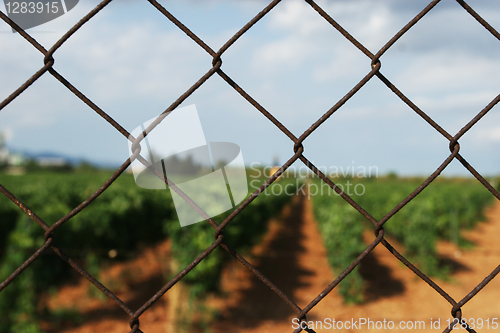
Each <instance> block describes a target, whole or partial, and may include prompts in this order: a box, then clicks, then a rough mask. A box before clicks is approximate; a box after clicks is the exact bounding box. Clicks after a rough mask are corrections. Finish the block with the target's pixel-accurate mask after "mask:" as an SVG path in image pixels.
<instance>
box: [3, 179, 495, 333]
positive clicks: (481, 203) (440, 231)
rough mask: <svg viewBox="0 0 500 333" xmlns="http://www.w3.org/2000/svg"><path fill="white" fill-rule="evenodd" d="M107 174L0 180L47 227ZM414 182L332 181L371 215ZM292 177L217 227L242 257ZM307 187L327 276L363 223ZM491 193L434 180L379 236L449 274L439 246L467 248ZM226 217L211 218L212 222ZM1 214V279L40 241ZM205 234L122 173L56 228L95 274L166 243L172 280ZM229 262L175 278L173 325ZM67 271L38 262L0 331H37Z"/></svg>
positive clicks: (221, 259) (361, 244) (362, 232)
mask: <svg viewBox="0 0 500 333" xmlns="http://www.w3.org/2000/svg"><path fill="white" fill-rule="evenodd" d="M109 176H110V174H108V173H107V172H104V171H95V172H77V173H51V172H46V173H41V172H39V173H28V174H26V175H24V176H23V177H19V176H8V175H2V179H1V184H2V186H4V187H5V188H7V189H9V190H10V191H12V192H13V193H14V194H15V195H16V196H17V197H18V198H20V200H22V201H23V202H24V203H25V204H26V205H27V206H28V207H29V208H31V209H32V210H33V211H35V212H36V213H37V214H38V216H39V217H40V218H42V219H43V220H44V221H46V222H47V223H48V224H49V225H51V224H53V223H55V222H56V221H58V219H59V218H60V217H61V216H64V215H65V214H66V213H67V212H69V211H71V210H72V209H73V208H74V207H76V206H77V205H78V204H79V203H80V202H82V201H83V200H85V198H87V197H88V196H89V195H90V194H92V193H93V192H94V191H95V190H96V189H97V188H98V187H99V186H100V185H101V184H102V183H104V182H105V181H106V179H107V178H108V177H109ZM250 178H251V179H250ZM249 180H251V181H250V182H249V184H252V187H251V188H250V190H251V191H253V190H254V188H255V187H257V186H258V185H260V184H261V183H262V182H263V181H264V180H265V178H264V177H258V178H257V179H256V176H255V175H251V174H250V175H249ZM421 181H422V180H421V179H411V178H396V177H384V178H379V179H372V178H360V179H337V183H338V185H339V186H342V188H344V189H345V190H346V192H348V191H350V192H352V193H348V194H349V195H350V196H351V197H352V198H353V199H354V200H355V201H356V202H358V203H359V204H360V205H361V206H362V207H363V208H364V209H365V210H366V211H367V212H368V213H370V214H371V215H372V216H373V217H374V218H376V219H378V220H379V219H381V218H383V217H384V215H385V214H387V213H388V211H390V210H391V209H392V208H393V207H394V206H396V205H397V204H398V203H399V202H400V201H402V200H403V199H404V198H405V197H406V196H407V195H408V194H409V193H411V192H412V191H413V190H414V189H415V188H416V187H418V186H419V185H420V184H421ZM300 183H301V181H299V180H298V179H295V178H292V177H288V178H287V177H283V178H282V179H280V180H279V181H278V182H276V183H274V184H273V185H272V186H271V187H270V188H268V189H267V190H266V192H265V193H263V195H261V196H259V197H257V199H256V200H254V201H253V202H252V203H251V204H250V206H249V207H248V208H247V209H245V210H243V211H242V212H241V214H239V215H238V216H237V217H236V218H235V220H234V221H233V222H231V224H230V225H229V226H228V227H227V228H225V229H224V234H225V241H226V243H227V244H228V245H229V246H231V247H233V248H235V249H236V250H237V251H238V252H240V253H243V254H245V253H248V252H249V251H250V250H251V248H252V247H253V246H255V245H256V244H259V242H260V241H261V239H262V237H264V235H265V234H266V232H267V230H268V225H267V224H268V222H269V220H270V218H271V217H273V216H275V215H276V214H277V213H279V212H280V211H281V210H282V208H283V207H284V206H285V205H287V204H289V203H290V202H291V201H290V199H291V195H290V194H293V193H298V192H299V191H298V190H299V188H298V187H299V186H300V185H301V184H300ZM349 184H350V186H351V188H350V189H349V188H348V187H347V186H348V185H349ZM306 185H308V186H307V187H308V188H309V193H308V194H309V196H310V197H311V198H312V203H313V211H314V215H315V220H316V221H317V223H318V227H319V231H320V233H321V235H322V238H323V242H324V245H325V247H326V249H327V257H328V260H329V263H330V265H331V267H332V269H333V271H334V274H336V275H337V274H340V272H342V271H343V270H344V269H345V268H346V267H347V266H348V265H349V264H350V263H351V262H352V261H353V260H354V259H355V258H356V257H357V256H358V255H359V253H361V252H362V251H363V250H364V249H365V247H366V243H365V240H364V239H366V234H367V232H368V229H369V228H368V227H369V226H370V225H369V222H368V221H367V220H366V219H365V218H364V217H363V216H362V215H361V214H360V213H358V212H357V211H356V210H355V209H353V208H352V207H351V206H350V205H349V204H347V203H346V202H345V201H344V200H343V199H342V198H341V197H340V196H339V195H338V194H337V193H335V192H334V191H332V190H331V189H330V188H328V187H326V185H325V184H323V183H320V182H319V181H317V180H316V179H308V180H307V183H306ZM275 186H276V188H274V187H275ZM278 187H279V188H278ZM283 188H286V189H287V191H283ZM311 189H315V193H312V191H311ZM318 189H321V191H317V190H318ZM492 199H493V197H492V196H491V194H490V193H489V192H488V191H487V190H486V189H485V188H484V187H483V186H481V184H479V183H477V182H475V181H473V180H471V179H446V178H444V179H438V180H437V181H436V182H433V183H432V184H431V185H430V186H429V188H428V189H426V190H424V191H423V192H422V193H421V194H420V195H419V196H418V197H417V198H415V199H414V200H412V201H411V202H410V203H409V204H408V205H406V206H405V207H404V208H403V209H401V210H400V211H399V212H398V213H397V214H396V215H395V216H394V217H392V218H391V219H390V220H389V221H388V222H387V223H386V224H385V226H384V228H385V230H386V232H387V233H386V237H388V238H390V239H393V240H395V241H397V242H398V244H401V246H402V247H403V248H404V251H402V252H403V254H404V255H405V256H407V257H408V258H409V259H410V260H412V262H415V263H416V264H417V266H418V267H419V268H420V269H421V270H422V271H423V272H424V273H425V274H428V275H430V276H436V277H439V278H441V279H447V278H448V276H449V273H450V269H449V267H447V265H446V264H444V263H443V262H441V261H440V260H439V256H438V255H437V251H436V244H437V242H438V241H440V240H448V241H451V242H453V243H455V244H456V245H458V246H460V247H465V248H467V247H471V246H473V244H472V243H471V242H469V241H467V240H466V239H465V238H463V237H462V233H461V231H462V230H467V229H471V228H472V227H474V225H475V224H476V223H477V222H478V221H481V220H482V219H483V218H484V216H483V212H484V210H485V208H486V206H488V205H489V204H490V203H491V202H492ZM229 213H230V211H228V212H226V213H224V214H222V215H220V216H217V217H216V218H215V219H214V220H215V221H216V222H217V223H220V222H222V220H223V219H224V218H225V217H226V216H228V214H229ZM0 214H1V216H2V223H1V224H0V229H1V230H0V244H1V252H0V255H1V264H0V279H2V280H4V279H6V278H7V277H8V276H9V275H10V274H11V273H12V272H13V271H14V270H15V269H16V268H17V267H19V266H20V265H21V264H22V263H23V262H24V261H25V260H26V259H27V258H28V257H29V256H30V255H31V254H32V253H33V252H34V251H36V249H37V248H39V247H40V246H41V245H42V244H43V242H44V239H43V236H44V232H43V230H42V229H41V228H40V227H39V226H38V225H37V224H36V223H34V222H33V221H32V220H31V219H30V218H29V217H28V216H27V215H26V214H24V213H23V212H22V211H21V210H20V209H19V208H17V207H16V205H14V204H13V203H12V202H10V201H9V200H8V199H7V198H5V197H4V199H2V200H0ZM213 234H214V230H213V228H212V226H210V225H209V224H208V223H197V224H194V225H191V226H188V227H184V228H182V227H180V224H179V222H178V219H177V215H176V212H175V208H174V205H173V201H172V199H171V196H170V192H169V191H162V190H145V189H142V188H140V187H138V186H136V185H135V183H134V179H133V177H132V176H131V175H128V174H124V175H122V176H121V177H119V178H118V180H117V181H115V182H114V183H113V184H112V185H111V187H110V188H109V189H108V190H107V191H105V192H104V193H103V194H102V195H101V196H100V197H99V198H98V199H97V200H95V201H94V202H93V203H92V204H91V205H90V208H89V209H86V210H84V211H82V212H81V213H79V214H77V215H76V216H74V217H73V218H72V219H71V220H69V221H68V222H67V223H66V224H64V225H63V226H61V227H60V228H58V229H57V231H56V237H55V238H56V240H57V243H56V244H57V246H59V247H60V248H62V249H64V251H65V252H66V253H67V254H68V255H69V256H71V257H72V258H73V259H74V260H76V261H77V262H78V263H80V264H81V265H82V266H83V267H84V268H85V269H86V270H88V271H89V272H90V273H91V274H92V275H93V276H95V277H97V278H99V272H100V269H101V267H102V264H103V262H106V261H109V258H113V260H118V261H127V260H130V259H131V258H133V257H134V253H136V252H137V249H139V248H144V247H147V246H151V245H153V244H155V243H158V242H161V241H165V240H170V242H171V243H170V244H171V250H170V251H171V252H170V253H171V260H170V263H169V273H168V274H169V276H168V277H167V278H168V279H171V278H173V277H174V276H175V275H176V274H178V273H179V271H180V270H182V269H183V268H184V267H186V266H187V265H188V264H189V263H191V262H192V261H193V260H194V259H195V258H196V257H197V256H198V255H199V253H201V252H203V251H204V250H205V249H206V248H207V247H209V246H210V245H211V244H212V243H213V241H214V238H213ZM230 259H231V257H230V256H229V255H228V254H227V253H226V252H225V251H223V250H221V249H216V250H215V251H214V252H213V253H212V254H210V255H209V256H208V257H207V258H206V259H205V260H203V261H202V262H200V263H199V264H198V265H197V266H196V268H195V269H193V270H192V271H191V272H189V274H187V275H186V276H185V278H183V279H182V281H181V282H179V283H178V287H179V288H181V289H183V290H184V292H185V295H187V296H186V297H188V300H189V301H188V303H187V304H189V307H188V310H186V308H185V307H184V308H179V309H177V313H176V314H175V317H176V320H177V324H176V325H178V326H179V327H184V329H185V330H186V331H189V329H190V325H191V324H192V323H189V320H190V318H192V317H193V313H196V312H200V311H202V305H203V300H204V299H205V298H206V295H207V294H209V293H214V292H215V293H216V292H217V291H218V290H219V285H220V279H221V272H222V271H223V269H224V267H225V266H226V264H227V263H228V262H229V260H230ZM115 262H116V261H115ZM361 265H363V263H362V264H361ZM70 273H71V268H70V266H69V265H67V264H66V263H65V262H64V261H62V260H60V259H59V258H58V257H57V256H56V255H55V254H53V253H51V251H47V252H46V253H45V254H44V255H42V256H41V257H40V258H39V259H38V260H36V261H35V262H34V263H33V265H31V266H30V267H29V268H28V269H27V270H26V271H25V272H23V273H22V274H21V276H20V277H19V278H17V279H16V280H14V282H13V283H11V285H9V286H8V287H7V288H6V289H5V290H4V291H3V292H2V293H0V332H2V333H4V332H5V333H8V332H26V333H36V332H42V330H41V328H40V325H39V323H40V318H41V317H42V316H43V317H44V318H47V317H50V316H51V313H50V311H49V310H48V309H47V308H40V306H39V299H40V296H41V295H42V294H43V293H44V292H46V291H47V290H57V287H58V286H59V285H60V284H61V283H63V282H64V281H66V280H67V279H68V277H69V276H70ZM365 284H366V283H365V281H364V280H363V276H362V275H361V274H360V272H359V267H358V268H356V269H355V270H354V271H353V272H352V273H351V274H349V275H348V276H347V278H346V279H345V280H344V281H342V282H341V284H340V286H339V292H340V294H341V295H342V297H343V299H344V301H345V302H347V303H362V302H363V301H364V294H365V291H364V290H365ZM92 288H94V287H92ZM94 291H96V290H94ZM172 295H173V293H172ZM169 296H170V295H169V293H167V297H169Z"/></svg>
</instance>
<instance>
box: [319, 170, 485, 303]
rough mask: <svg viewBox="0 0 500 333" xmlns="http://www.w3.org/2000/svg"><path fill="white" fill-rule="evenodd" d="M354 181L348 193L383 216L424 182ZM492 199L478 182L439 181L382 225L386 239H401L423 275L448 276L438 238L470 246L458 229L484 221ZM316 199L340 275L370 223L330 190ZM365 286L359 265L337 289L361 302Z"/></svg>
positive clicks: (331, 258) (378, 216)
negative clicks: (485, 212)
mask: <svg viewBox="0 0 500 333" xmlns="http://www.w3.org/2000/svg"><path fill="white" fill-rule="evenodd" d="M350 182H351V185H352V186H354V185H357V187H356V191H353V190H351V193H348V194H349V195H350V196H351V197H352V198H353V199H354V200H355V201H356V202H358V203H359V204H360V205H361V207H363V208H364V209H365V210H366V211H368V213H370V214H371V215H372V216H373V217H374V218H376V219H377V220H380V219H382V218H383V217H384V216H385V215H386V214H387V213H388V212H389V211H390V210H391V209H392V208H394V207H395V206H396V205H397V204H398V203H399V202H401V201H402V200H404V199H405V197H406V196H408V195H409V194H410V193H411V192H412V191H413V190H415V189H416V188H417V187H418V186H419V185H420V184H421V182H422V180H421V179H391V178H384V179H376V180H375V179H358V180H353V179H351V180H350ZM340 183H342V181H341V182H340ZM316 184H318V186H320V185H319V183H316ZM344 188H345V186H344ZM352 188H353V187H352ZM346 192H347V190H346ZM492 200H493V196H492V195H491V193H489V192H488V191H487V190H486V189H485V188H484V187H483V186H482V185H481V184H480V183H478V182H477V181H474V180H470V179H438V180H436V181H435V182H433V183H432V184H431V185H429V187H428V188H426V189H425V190H424V191H422V192H421V193H420V194H419V195H418V196H417V197H416V198H414V199H413V200H412V201H410V202H409V203H408V204H407V205H406V206H405V207H403V208H402V209H401V210H400V211H399V212H398V213H396V214H395V215H394V216H393V217H391V218H390V219H389V220H388V221H387V222H386V223H385V224H384V229H385V230H386V237H392V238H394V239H396V240H397V241H399V242H401V243H402V245H403V246H404V248H405V251H404V255H405V256H407V257H408V258H409V259H410V261H412V262H413V263H415V264H416V265H417V267H419V269H421V270H422V271H423V272H424V273H425V274H427V275H430V276H438V277H441V278H446V277H447V275H448V274H449V271H450V270H449V267H446V266H445V265H443V264H442V263H441V262H440V261H439V258H438V255H437V252H436V243H437V241H438V240H449V241H452V242H455V243H456V244H457V245H459V246H467V245H468V244H469V243H468V242H467V241H466V240H465V239H464V238H463V237H462V236H461V233H460V231H461V230H463V229H470V228H472V227H473V226H474V225H475V224H476V223H477V222H478V221H480V220H482V219H483V218H484V216H483V212H484V209H485V207H486V206H487V205H489V204H490V203H491V202H492ZM313 202H314V212H315V217H316V220H317V221H318V223H319V227H320V230H321V232H322V235H323V239H324V242H325V246H326V248H327V251H328V257H329V261H330V264H331V266H332V268H333V269H334V270H335V271H336V272H338V273H340V272H341V271H343V270H344V269H345V268H347V266H348V265H349V264H350V263H351V262H352V261H354V259H355V258H356V257H357V256H358V255H359V254H360V253H361V252H362V251H363V249H364V248H365V247H366V244H365V243H364V242H363V232H364V229H365V227H368V226H369V225H371V224H370V223H368V222H367V220H366V219H365V218H364V217H363V216H362V215H361V214H360V213H358V212H357V211H356V210H355V209H354V208H352V207H351V206H350V205H348V204H347V203H346V202H345V201H344V200H343V199H342V198H340V197H339V195H337V194H336V193H333V192H331V191H326V193H325V191H323V195H316V196H313ZM362 285H363V279H362V277H361V275H360V274H359V272H358V271H357V270H356V269H355V270H354V271H353V272H352V274H350V275H349V276H348V278H347V279H346V280H345V281H343V282H342V283H341V284H340V286H339V290H340V293H341V294H342V295H343V296H344V299H345V301H346V302H358V303H359V302H361V301H362V299H363V288H362Z"/></svg>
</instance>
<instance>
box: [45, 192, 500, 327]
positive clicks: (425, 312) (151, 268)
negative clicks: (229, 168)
mask: <svg viewBox="0 0 500 333" xmlns="http://www.w3.org/2000/svg"><path fill="white" fill-rule="evenodd" d="M311 208H312V207H311V202H310V201H309V200H307V199H306V198H305V197H296V198H294V202H293V204H292V205H289V206H287V207H286V208H285V210H284V211H283V214H282V217H281V218H278V219H274V220H273V221H271V223H270V231H269V233H268V234H267V235H266V236H265V238H264V239H263V241H262V242H261V244H260V245H259V246H256V247H255V248H254V249H253V250H252V253H251V254H250V255H249V256H248V260H249V261H250V262H251V263H252V264H254V265H255V266H256V267H257V269H258V270H259V271H260V272H262V273H263V274H264V275H265V276H266V277H268V278H269V280H271V281H272V282H273V283H274V284H275V285H276V286H277V287H278V288H280V289H281V290H282V291H283V292H284V293H285V294H287V295H288V296H289V297H290V298H291V299H292V300H293V301H294V302H296V303H297V304H298V305H299V306H300V307H301V308H303V307H305V306H306V305H307V304H308V303H309V302H310V301H311V300H313V299H314V298H315V297H316V296H317V295H319V294H320V293H321V292H322V291H323V290H324V288H325V287H326V286H327V285H328V284H329V283H330V282H331V281H333V280H334V278H335V276H336V275H335V274H334V272H332V270H331V268H330V266H329V264H328V261H327V256H326V251H325V248H324V246H323V240H322V238H321V235H320V233H319V231H318V228H317V225H316V222H315V220H314V217H313V214H312V209H311ZM486 217H487V218H486V222H483V223H480V224H478V226H477V227H476V228H475V229H474V230H473V231H469V232H466V233H464V235H465V237H466V238H467V239H469V240H471V241H473V242H474V243H475V244H476V246H475V247H474V248H473V249H471V250H459V249H458V248H457V247H456V246H454V245H453V244H450V243H446V242H442V243H440V244H439V246H438V252H439V254H440V256H441V259H443V260H446V261H447V262H448V263H449V264H451V265H452V267H453V268H454V270H453V273H452V275H451V278H450V280H449V281H440V280H435V282H437V283H438V285H439V286H440V287H441V288H443V289H444V290H445V291H446V292H448V293H449V294H450V296H451V297H453V298H454V299H456V300H457V301H458V300H459V299H461V298H462V297H464V296H465V295H467V294H468V293H469V292H470V291H471V290H473V289H474V288H475V287H476V285H477V284H478V283H480V282H481V281H482V280H483V279H484V278H485V277H486V276H487V275H488V274H490V272H491V271H492V270H493V269H495V268H496V267H497V266H498V265H499V264H500V243H499V242H498V239H499V236H500V203H498V202H497V203H496V204H495V205H494V206H493V207H491V208H489V209H488V210H487V212H486ZM365 237H366V240H367V241H371V240H373V235H372V234H370V233H367V234H366V235H365ZM391 244H392V242H391ZM393 245H394V246H395V248H396V249H398V250H400V252H403V249H402V248H401V247H400V246H398V245H396V244H393ZM168 252H169V251H168V242H165V243H163V244H159V245H157V246H155V247H151V248H148V249H146V250H145V251H144V252H143V253H142V254H141V256H139V257H138V259H136V260H133V261H131V262H129V263H120V264H117V265H114V266H112V267H110V268H109V269H107V270H105V271H104V272H103V279H104V282H105V285H106V280H107V281H115V283H116V281H127V282H126V283H124V282H122V284H115V285H112V286H111V289H112V290H113V291H116V293H117V296H118V297H120V298H121V299H122V300H124V301H125V303H126V304H128V305H129V306H131V307H132V308H133V309H135V308H138V307H139V306H140V305H141V304H143V303H144V302H145V301H146V300H147V299H148V298H149V297H151V296H152V295H153V294H154V293H155V291H156V290H158V289H160V288H161V287H162V284H163V283H164V279H163V271H164V267H162V264H161V262H162V259H163V262H165V260H166V258H167V257H168ZM335 273H336V274H339V272H335ZM361 273H362V274H363V276H364V277H365V278H366V280H367V281H368V282H367V283H368V292H367V302H366V303H365V304H363V305H345V304H343V302H342V299H341V298H340V296H339V295H338V294H337V291H336V290H335V289H334V290H333V291H332V292H331V293H330V294H329V295H327V296H326V297H325V298H324V299H323V300H322V301H321V302H320V303H319V304H318V305H317V306H316V307H314V308H313V309H312V311H311V312H309V314H308V316H307V317H308V320H313V321H315V326H314V329H315V331H316V332H330V331H332V329H329V328H328V323H331V319H333V318H334V319H335V320H336V321H342V322H343V323H345V322H347V321H349V322H350V324H351V325H352V323H353V322H356V323H357V326H358V329H356V328H354V329H345V328H343V329H336V330H335V331H338V332H367V331H370V332H386V331H388V329H383V328H382V329H376V327H373V326H374V325H376V324H377V323H378V322H380V323H381V324H382V323H383V321H384V320H386V325H388V324H389V321H392V322H394V323H395V327H394V329H397V328H398V325H399V323H400V322H401V321H404V322H408V321H411V322H413V323H414V322H415V321H423V322H424V323H425V331H433V332H442V331H443V330H444V329H445V328H446V326H447V325H448V322H447V320H448V319H449V318H450V310H451V305H450V304H449V303H448V302H447V301H446V300H445V299H444V298H442V297H441V296H440V295H439V294H438V293H437V292H436V291H435V290H434V289H432V288H431V287H430V286H429V285H427V284H426V283H425V282H424V281H422V280H421V279H419V278H418V277H417V276H415V274H414V273H413V272H411V271H410V270H409V269H408V268H406V267H405V266H404V265H402V264H401V263H400V262H399V261H398V260H397V259H396V258H394V257H393V256H392V255H391V254H390V253H389V252H388V251H387V249H385V247H383V246H382V245H379V246H377V247H376V248H375V250H374V251H373V252H372V254H370V255H369V256H368V257H367V258H365V260H364V261H363V262H362V266H361ZM222 287H223V290H224V295H225V296H224V297H217V298H212V299H210V300H209V301H208V302H207V305H208V306H209V307H210V308H212V309H216V310H215V311H214V320H213V322H212V324H211V325H210V327H209V330H210V332H212V333H219V332H228V333H239V332H241V333H257V332H259V333H260V332H292V331H293V328H295V327H296V325H295V324H294V323H293V322H292V319H293V318H294V315H295V313H294V311H293V310H292V309H291V308H290V307H289V306H288V305H287V304H286V303H285V302H284V301H283V300H282V299H281V298H279V297H278V296H277V295H276V294H275V293H274V292H273V291H271V290H270V289H269V288H268V287H267V286H265V285H264V284H263V283H262V282H261V281H259V280H258V279H256V278H255V277H254V276H253V275H252V274H251V273H250V272H249V271H248V270H247V269H246V268H244V267H243V266H242V265H241V264H239V263H238V262H234V263H233V264H232V265H230V266H229V267H228V268H226V269H225V271H224V273H223V279H222ZM174 288H176V287H175V286H174ZM169 292H170V291H169ZM499 299H500V277H498V278H496V279H494V280H493V281H491V282H490V283H489V284H488V285H487V286H486V287H485V288H484V289H483V290H482V291H481V292H480V293H479V294H478V295H477V296H476V297H474V298H473V299H472V300H471V301H469V302H468V303H467V304H466V305H465V306H464V307H463V308H462V313H463V317H464V318H474V319H476V320H477V319H482V320H483V326H484V327H483V329H481V330H478V331H480V332H494V331H495V332H498V331H499V330H500V327H499V328H498V329H494V328H493V327H492V324H493V322H492V319H493V318H499V319H497V322H498V321H499V320H500V302H499ZM47 302H48V303H49V304H50V307H51V308H60V307H73V308H75V309H78V310H79V311H82V313H83V315H82V320H83V322H84V324H83V325H81V326H77V327H75V325H74V324H72V325H66V324H64V323H62V324H61V325H60V326H59V327H57V328H56V329H54V327H52V329H47V331H48V332H69V333H87V332H92V333H94V332H98V333H99V332H106V333H108V332H109V333H114V332H128V331H129V326H128V316H127V315H126V314H125V313H124V312H123V311H122V310H120V309H119V308H117V307H116V306H114V305H113V304H112V303H111V302H110V301H103V300H98V299H95V298H89V296H88V283H87V282H85V281H80V282H78V283H76V284H73V285H68V286H65V287H63V288H62V289H61V290H60V291H59V293H58V294H57V297H52V298H50V300H49V301H47ZM167 303H168V301H167V298H166V297H162V298H161V299H160V300H159V302H157V304H155V305H154V306H153V307H152V308H151V309H150V310H148V311H146V312H145V313H144V314H143V315H142V316H141V317H140V322H141V330H142V331H143V332H153V333H156V332H170V331H171V329H169V327H171V326H169V325H170V324H171V323H169V318H168V317H169V316H168V313H169V312H168V304H167ZM327 318H328V319H327ZM325 319H326V320H325ZM363 319H365V320H366V321H368V320H371V321H372V322H373V324H372V326H371V327H370V329H367V325H366V324H365V325H364V326H363V327H360V324H361V322H362V321H363ZM431 320H432V321H433V322H434V327H431V324H430V322H431ZM437 320H439V329H438V327H437V326H438V325H437V324H436V321H437ZM486 320H489V326H490V328H489V329H487V328H486V325H487V322H486ZM319 322H322V323H323V325H324V326H323V329H321V327H320V325H319ZM408 325H409V323H408ZM499 325H500V323H499ZM49 326H50V325H49ZM49 326H47V327H49ZM389 328H390V327H389ZM421 328H422V331H423V327H422V326H421ZM485 328H486V329H485ZM408 331H410V330H408Z"/></svg>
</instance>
